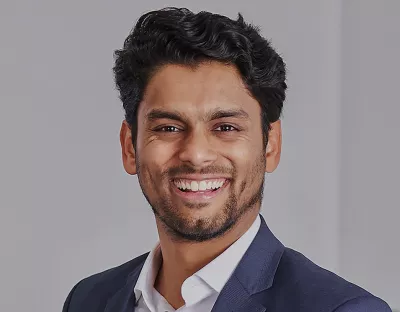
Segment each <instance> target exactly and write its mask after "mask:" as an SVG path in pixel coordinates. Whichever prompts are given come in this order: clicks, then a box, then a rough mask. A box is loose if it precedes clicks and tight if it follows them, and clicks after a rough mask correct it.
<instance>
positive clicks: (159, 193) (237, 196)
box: [120, 62, 281, 242]
mask: <svg viewBox="0 0 400 312" xmlns="http://www.w3.org/2000/svg"><path fill="white" fill-rule="evenodd" d="M260 114H261V107H260V105H259V103H258V102H257V101H256V100H255V99H253V98H252V97H251V96H250V94H249V92H248V91H247V90H246V88H245V87H244V85H243V83H242V80H241V78H240V75H239V74H238V72H237V71H236V69H235V67H234V66H227V65H223V64H220V63H217V62H210V63H202V64H201V65H199V66H198V67H197V68H195V69H191V68H189V67H186V66H181V65H166V66H164V67H162V68H161V69H160V70H158V71H157V73H156V74H155V75H154V76H153V77H152V79H151V80H150V82H149V84H148V86H147V89H146V92H145V95H144V99H143V101H142V102H141V103H140V106H139V110H138V119H137V120H138V131H137V141H136V142H137V143H136V149H135V150H134V148H133V146H132V140H131V132H130V129H129V126H128V124H127V123H126V121H124V122H123V124H122V127H121V134H120V139H121V146H122V150H123V162H124V167H125V170H126V171H127V172H128V173H129V174H137V175H138V178H139V183H140V186H141V188H142V191H143V193H144V195H145V197H146V198H147V200H148V202H149V203H150V205H151V207H152V209H153V211H154V213H155V215H156V217H157V221H158V222H159V223H160V224H161V225H162V227H163V229H164V230H165V232H166V233H168V235H169V236H170V238H172V239H174V240H178V241H193V242H194V241H196V242H203V241H207V240H210V239H215V238H218V237H221V236H223V235H224V234H225V233H227V232H228V231H229V230H231V229H232V228H234V227H235V226H236V225H237V224H238V222H239V220H241V219H242V218H244V216H247V218H251V219H252V220H253V219H254V218H255V217H256V215H257V214H258V212H259V209H260V206H261V199H262V190H263V182H264V173H265V172H272V171H273V170H275V168H276V167H277V165H278V163H279V159H280V149H281V127H280V121H277V122H275V123H273V124H272V125H271V127H272V130H271V131H270V133H269V136H268V146H267V149H265V147H264V145H263V133H262V126H261V117H260ZM183 178H184V179H185V181H186V182H187V181H189V182H190V181H191V180H196V181H201V180H203V181H205V182H207V181H209V180H208V179H210V178H212V180H219V181H223V183H224V185H223V187H221V189H219V190H218V191H216V192H215V194H212V193H210V192H208V193H207V194H208V195H206V194H204V195H199V194H200V193H195V192H191V193H192V194H193V196H191V195H190V194H188V193H187V192H185V193H183V192H182V191H180V190H179V189H178V188H177V186H176V185H175V183H174V181H177V180H180V181H182V179H183Z"/></svg>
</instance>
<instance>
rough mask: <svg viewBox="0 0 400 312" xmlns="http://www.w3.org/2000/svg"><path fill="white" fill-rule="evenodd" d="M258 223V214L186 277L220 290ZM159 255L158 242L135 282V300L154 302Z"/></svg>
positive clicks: (248, 244) (159, 261) (259, 222)
mask: <svg viewBox="0 0 400 312" xmlns="http://www.w3.org/2000/svg"><path fill="white" fill-rule="evenodd" d="M260 224H261V219H260V215H258V216H257V218H256V220H255V221H254V222H253V224H252V225H251V226H250V228H249V229H248V230H247V231H246V232H245V233H244V234H243V235H242V236H241V237H240V238H239V239H238V240H237V241H235V242H234V243H233V244H232V245H231V246H229V248H227V249H226V250H225V251H224V252H223V253H222V254H220V255H219V256H218V257H217V258H215V259H214V260H213V261H211V262H210V263H208V264H207V265H206V266H204V267H203V268H202V269H200V270H199V271H197V272H196V273H195V274H193V275H192V276H190V277H189V278H188V279H192V280H193V278H200V279H201V280H203V281H204V282H205V283H206V284H208V285H209V286H210V287H212V288H213V289H214V290H215V291H217V292H218V293H219V292H221V290H222V288H223V287H224V286H225V284H226V282H227V281H228V279H229V278H230V277H231V275H232V273H233V272H234V271H235V268H236V267H237V265H238V263H239V262H240V260H241V259H242V257H243V255H244V254H245V252H246V250H247V249H248V247H249V246H250V244H251V242H252V241H253V240H254V237H255V236H256V235H257V232H258V230H259V228H260ZM160 255H161V249H160V245H159V243H157V244H156V246H155V247H154V248H153V249H152V251H151V252H150V253H149V255H148V256H147V258H146V261H145V263H144V265H143V267H142V270H141V272H140V275H139V278H138V280H137V282H136V285H135V288H134V292H135V297H136V301H138V300H139V299H140V297H141V296H143V298H144V300H145V302H146V303H147V304H151V303H152V302H154V300H153V298H152V296H153V288H154V282H155V280H156V277H157V274H158V271H159V269H160V265H161V257H160ZM188 279H187V280H188ZM185 282H186V281H185ZM184 284H185V283H184ZM149 308H150V307H149Z"/></svg>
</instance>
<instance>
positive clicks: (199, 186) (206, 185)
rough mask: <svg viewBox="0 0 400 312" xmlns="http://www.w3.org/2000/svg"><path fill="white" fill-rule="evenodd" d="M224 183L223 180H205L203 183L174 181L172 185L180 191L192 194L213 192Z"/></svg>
mask: <svg viewBox="0 0 400 312" xmlns="http://www.w3.org/2000/svg"><path fill="white" fill-rule="evenodd" d="M224 182H225V179H223V180H214V181H210V180H205V181H189V180H176V181H174V184H175V185H176V186H177V187H178V188H179V189H181V190H190V191H192V192H197V191H206V190H211V189H213V190H215V189H218V188H220V187H221V186H222V185H223V184H224Z"/></svg>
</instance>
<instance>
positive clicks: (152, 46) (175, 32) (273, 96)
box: [113, 7, 287, 147]
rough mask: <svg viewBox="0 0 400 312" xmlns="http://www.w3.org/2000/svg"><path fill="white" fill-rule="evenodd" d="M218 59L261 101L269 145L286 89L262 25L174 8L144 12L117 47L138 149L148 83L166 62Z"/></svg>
mask: <svg viewBox="0 0 400 312" xmlns="http://www.w3.org/2000/svg"><path fill="white" fill-rule="evenodd" d="M206 61H218V62H221V63H223V64H227V65H228V64H229V65H235V66H236V67H237V69H238V70H239V72H240V75H241V77H242V80H243V82H244V84H245V86H246V88H247V89H248V91H249V92H250V94H251V95H252V96H253V98H255V99H256V100H257V101H258V102H259V103H260V105H261V109H262V114H261V120H262V125H263V126H262V127H263V129H262V130H263V135H264V144H266V143H267V138H268V131H269V130H270V123H272V122H275V121H277V120H278V119H279V118H280V115H281V111H282V106H283V102H284V100H285V91H286V88H287V86H286V82H285V80H286V70H285V63H284V61H283V60H282V58H281V57H280V56H279V55H278V54H277V53H276V51H275V50H274V49H273V48H272V47H271V45H270V43H269V42H268V41H267V40H266V39H264V38H263V37H262V36H261V35H260V34H259V28H258V27H255V26H253V25H251V24H248V23H245V22H244V20H243V16H242V15H241V14H240V13H239V14H238V19H237V20H232V19H230V18H228V17H226V16H222V15H218V14H213V13H210V12H205V11H202V12H199V13H196V14H195V13H193V12H192V11H190V10H188V9H186V8H173V7H168V8H164V9H161V10H157V11H152V12H149V13H146V14H144V15H142V16H141V17H140V18H139V20H138V21H137V23H136V26H135V27H134V28H133V29H132V31H131V32H130V34H129V36H128V37H127V38H126V39H125V42H124V46H123V48H122V49H120V50H116V51H115V66H114V68H113V70H114V75H115V83H116V86H117V89H118V90H119V92H120V99H121V101H122V103H123V107H124V109H125V119H126V121H127V123H128V125H129V126H130V128H131V130H132V141H133V145H134V147H135V145H136V136H137V111H138V107H139V104H140V102H141V101H142V98H143V94H144V91H145V88H146V85H147V83H148V82H149V80H150V79H151V77H152V76H153V75H154V73H155V72H156V71H157V70H158V69H159V68H160V67H161V66H163V65H167V64H179V65H186V66H190V67H196V66H198V65H199V64H201V63H202V62H206Z"/></svg>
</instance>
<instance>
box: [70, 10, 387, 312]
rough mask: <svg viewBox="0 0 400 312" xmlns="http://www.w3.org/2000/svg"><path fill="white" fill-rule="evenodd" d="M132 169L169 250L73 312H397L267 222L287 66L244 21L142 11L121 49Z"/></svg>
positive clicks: (118, 275) (125, 140) (78, 295)
mask: <svg viewBox="0 0 400 312" xmlns="http://www.w3.org/2000/svg"><path fill="white" fill-rule="evenodd" d="M114 73H115V79H116V85H117V87H118V89H119V91H120V98H121V100H122V103H123V106H124V109H125V112H126V114H125V120H124V121H123V123H122V127H121V132H120V141H121V146H122V158H123V164H124V168H125V170H126V171H127V172H128V173H129V174H131V175H136V174H137V176H138V179H139V183H140V186H141V188H142V191H143V194H144V196H145V197H146V199H147V200H148V202H149V204H150V206H151V207H152V209H153V212H154V214H155V219H156V225H157V229H158V233H159V244H157V246H156V247H155V248H154V249H153V250H152V251H151V252H150V253H149V254H145V255H142V256H140V257H138V258H136V259H133V260H131V261H130V262H127V263H125V264H123V265H121V266H119V267H116V268H113V269H110V270H108V271H105V272H102V273H99V274H96V275H94V276H91V277H88V278H86V279H84V280H82V281H81V282H79V283H78V284H77V285H76V286H75V287H74V288H73V289H72V291H71V292H70V294H69V296H68V298H67V299H66V301H65V304H64V310H63V311H64V312H89V311H90V312H100V311H107V312H111V311H121V312H122V311H124V312H125V311H140V312H145V311H146V312H147V311H152V312H156V311H162V312H164V311H168V312H170V311H175V310H179V311H182V312H186V311H187V312H199V311H202V312H207V311H217V312H222V311H224V312H225V311H237V312H248V311H255V312H262V311H268V312H275V311H280V312H282V311H284V312H291V311H293V312H294V311H296V312H302V311H304V312H305V311H307V312H310V311H311V312H313V311H315V312H317V311H318V312H321V311H326V312H328V311H336V312H347V311H354V312H356V311H360V312H361V311H371V312H372V311H374V312H376V311H382V312H386V311H390V308H389V307H388V306H387V304H386V303H385V302H384V301H382V300H381V299H379V298H377V297H374V296H373V295H371V294H370V293H368V292H367V291H365V290H363V289H361V288H359V287H358V286H355V285H354V284H351V283H349V282H347V281H345V280H343V279H341V278H340V277H338V276H337V275H335V274H333V273H331V272H328V271H326V270H324V269H322V268H320V267H318V266H317V265H315V264H314V263H312V262H311V261H310V260H308V259H307V258H305V257H304V256H303V255H302V254H300V253H298V252H296V251H293V250H291V249H288V248H286V247H284V246H283V245H282V243H280V242H279V241H278V239H277V238H275V237H274V236H273V234H272V233H271V232H270V230H269V229H268V227H267V225H266V223H265V220H264V219H263V217H262V216H261V215H260V214H259V211H260V207H261V201H262V197H263V187H264V174H265V172H268V173H270V172H273V171H274V170H275V169H276V167H277V166H278V163H279V160H280V154H281V122H280V120H279V118H280V114H281V110H282V105H283V102H284V100H285V91H286V83H285V79H286V74H285V64H284V62H283V60H282V58H281V57H280V56H279V55H278V54H277V53H276V52H275V51H274V50H273V49H272V47H271V46H270V44H269V42H268V41H266V40H265V39H264V38H262V37H261V36H260V34H259V33H258V30H257V29H256V28H254V27H253V26H251V25H249V24H247V23H245V22H244V21H243V18H242V16H241V15H240V14H239V18H238V20H236V21H234V20H231V19H229V18H227V17H224V16H221V15H216V14H211V13H208V12H200V13H198V14H194V13H193V12H191V11H189V10H187V9H176V8H167V9H163V10H159V11H153V12H150V13H147V14H145V15H143V16H142V17H141V18H140V19H139V21H138V22H137V24H136V26H135V28H134V29H133V31H132V32H131V34H130V35H129V36H128V38H127V39H126V41H125V43H124V47H123V49H121V50H118V51H116V63H115V67H114Z"/></svg>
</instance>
